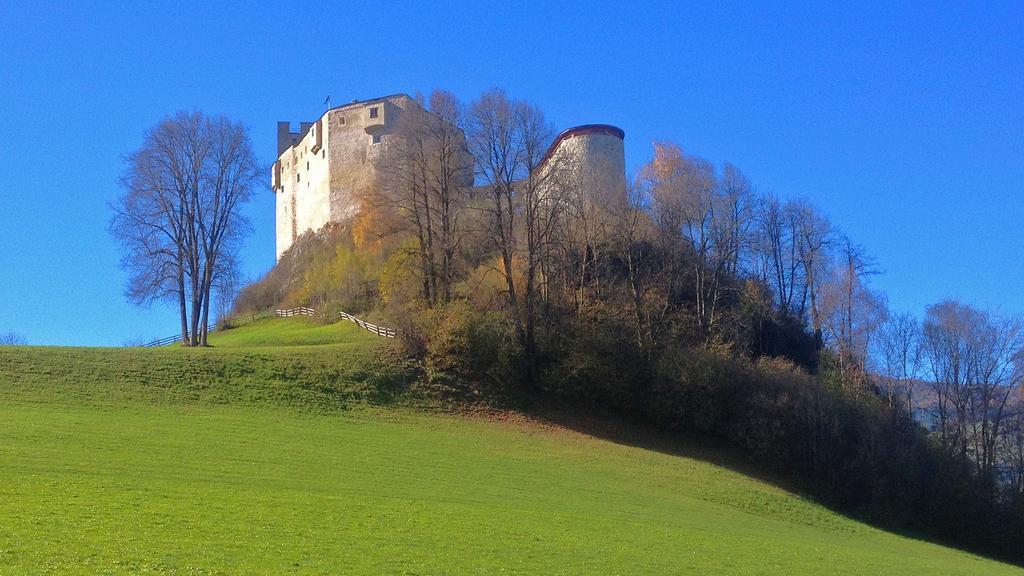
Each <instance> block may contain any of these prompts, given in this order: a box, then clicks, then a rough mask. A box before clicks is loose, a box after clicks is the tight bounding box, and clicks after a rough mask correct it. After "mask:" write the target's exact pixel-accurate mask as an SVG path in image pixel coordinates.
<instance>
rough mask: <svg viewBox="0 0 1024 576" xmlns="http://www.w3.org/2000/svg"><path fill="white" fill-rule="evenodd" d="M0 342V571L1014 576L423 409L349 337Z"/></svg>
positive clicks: (646, 464)
mask: <svg viewBox="0 0 1024 576" xmlns="http://www.w3.org/2000/svg"><path fill="white" fill-rule="evenodd" d="M211 343H212V344H213V345H214V346H215V347H214V348H212V349H206V350H187V349H180V348H166V349H154V350H129V349H85V348H77V349H72V348H0V518H2V519H3V521H2V522H0V573H44V574H45V573H53V574H66V573H89V574H94V573H101V574H139V573H149V574H249V573H266V574H292V573H294V574H337V573H357V574H518V573H535V574H639V573H648V574H685V573H692V574H822V573H834V574H883V573H884V574H1019V573H1021V571H1020V570H1019V569H1016V568H1013V567H1011V566H1007V565H1004V564H999V563H996V562H993V561H989V560H985V559H980V558H978V557H976V556H972V555H970V554H966V553H963V552H960V551H956V550H952V549H948V548H943V547H941V546H938V545H934V544H930V543H926V542H921V541H916V540H912V539H908V538H905V537H902V536H897V535H893V534H889V533H885V532H882V531H879V530H876V529H874V528H871V527H868V526H866V525H864V524H861V523H858V522H856V521H853V520H850V519H848V518H845V517H843V516H840V515H837V514H835V513H833V512H831V511H829V510H828V509H825V508H823V507H821V506H818V505H816V504H814V503H811V502H807V501H805V500H802V499H800V498H798V497H796V496H794V495H793V494H790V493H788V492H786V491H784V490H781V489H779V488H777V487H774V486H772V485H770V484H766V483H764V482H762V481H759V480H756V479H753V478H751V477H749V476H744V475H742V474H740V473H738V472H734V471H731V470H729V469H727V468H724V467H722V466H718V465H716V464H713V463H710V462H708V461H704V460H701V459H697V458H689V457H682V456H676V455H670V454H665V453H661V452H657V451H653V450H646V449H642V448H636V447H631V446H625V445H621V444H616V443H613V442H609V441H605V440H600V439H597V438H594V437H590V436H587V435H583V434H579V433H575V432H572V431H570V430H566V429H563V428H558V427H554V426H548V425H543V424H538V423H535V422H530V421H526V420H521V421H520V420H515V421H512V422H506V421H497V420H494V419H485V418H480V417H468V416H456V415H448V414H438V413H433V412H431V411H430V410H428V409H426V407H424V406H416V405H413V403H412V402H410V401H408V400H407V399H406V396H404V395H403V383H402V378H401V376H400V374H398V373H396V371H394V370H390V369H387V368H386V367H384V366H382V365H381V363H380V360H379V358H378V349H379V348H380V346H381V345H382V344H383V342H382V340H381V339H378V338H376V337H374V336H371V335H369V334H367V333H365V332H362V331H360V330H359V329H358V328H356V327H355V326H354V325H352V324H348V323H339V324H335V325H332V326H327V327H322V326H318V325H315V324H312V323H310V322H307V321H303V320H296V319H289V320H276V319H275V320H266V321H262V322H259V323H256V324H253V325H251V326H248V327H244V328H239V329H236V330H234V331H228V332H227V333H224V334H222V335H216V337H214V338H211Z"/></svg>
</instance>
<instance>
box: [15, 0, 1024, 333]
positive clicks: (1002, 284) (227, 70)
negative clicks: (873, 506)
mask: <svg viewBox="0 0 1024 576" xmlns="http://www.w3.org/2000/svg"><path fill="white" fill-rule="evenodd" d="M832 4H835V3H830V2H816V3H808V4H805V5H797V4H756V3H749V2H743V3H736V4H734V5H725V4H723V3H719V2H714V3H707V4H696V3H694V4H685V5H684V4H682V3H675V2H673V3H651V4H645V5H643V6H639V5H631V3H624V2H623V3H618V2H617V3H606V4H602V3H587V4H576V5H573V6H570V5H569V4H568V3H537V4H525V3H515V2H498V3H487V2H447V3H434V2H430V3H422V4H406V5H403V4H392V3H389V2H382V1H377V2H368V3H346V4H339V3H332V2H295V3H287V4H285V3H281V2H276V3H273V4H269V3H268V4H255V3H253V4H250V5H248V6H244V7H243V6H242V5H241V4H239V3H228V4H225V5H222V6H214V5H213V3H207V2H201V3H189V2H173V3H156V2H152V3H151V2H140V3H137V5H136V6H130V7H125V6H117V5H115V4H114V3H109V4H108V3H99V2H97V3H68V2H62V3H59V4H48V3H43V2H20V1H18V0H5V1H4V2H2V3H0V231H2V236H0V238H2V239H3V246H0V332H4V331H8V330H13V331H16V332H18V333H21V334H22V335H24V336H25V337H26V338H27V339H28V340H29V341H30V342H31V343H33V344H74V345H85V344H89V345H119V344H121V343H123V342H124V341H125V340H127V339H129V338H137V337H145V338H149V337H158V336H165V335H168V334H172V333H174V331H175V328H176V323H175V320H174V315H173V311H172V310H170V309H169V308H168V307H163V306H160V305H156V306H154V307H152V308H148V309H146V308H137V307H133V306H131V305H129V304H128V303H126V302H125V300H124V298H123V296H122V286H123V283H124V280H125V277H124V274H123V273H122V272H121V270H120V269H119V267H118V260H119V249H118V246H117V245H116V244H115V243H114V241H113V240H112V239H111V238H110V237H109V235H108V234H107V232H106V224H107V221H108V219H109V210H108V208H107V205H108V203H109V202H111V201H112V200H114V199H115V198H116V196H117V194H118V188H117V183H116V182H117V177H118V174H119V172H120V171H121V168H122V160H121V159H122V157H123V155H124V154H126V153H128V152H130V151H131V150H132V149H134V148H136V147H137V146H138V145H139V143H140V141H141V136H142V132H143V130H144V129H145V128H147V127H149V126H151V125H153V124H154V123H155V122H157V121H158V120H159V119H160V118H161V117H163V116H165V115H167V114H169V113H172V112H174V111H176V110H180V109H192V108H198V109H201V110H203V111H206V112H210V113H223V114H226V115H228V116H231V117H233V118H235V119H238V120H241V121H243V122H245V123H246V124H248V125H249V127H250V128H251V131H252V137H253V140H254V143H255V146H256V149H257V152H258V154H259V155H260V156H261V159H263V160H265V161H267V162H270V161H272V160H273V156H274V152H275V150H276V148H275V147H276V142H275V122H276V121H278V120H291V121H294V122H298V121H299V120H310V119H314V118H315V117H317V116H318V115H319V114H320V113H321V112H322V109H323V104H322V103H323V100H324V97H325V96H327V95H328V94H329V95H331V97H332V100H333V102H334V103H336V104H337V103H343V102H346V101H349V100H351V99H353V98H360V99H363V98H372V97H375V96H379V95H384V94H390V93H395V92H407V93H410V94H413V93H416V92H429V91H430V90H431V89H433V88H437V87H439V88H445V89H448V90H450V91H452V92H454V93H455V94H456V95H458V96H459V97H461V98H463V99H464V100H467V101H468V100H471V99H472V98H473V97H475V96H476V95H478V94H479V93H480V92H482V91H484V90H486V89H487V88H489V87H491V86H500V87H503V88H505V89H506V90H507V91H508V92H509V93H510V94H511V95H513V96H516V97H520V98H524V99H527V100H530V101H532V102H534V103H535V104H537V105H539V106H540V107H541V108H542V109H543V110H544V111H545V112H546V114H547V115H548V118H549V120H550V121H551V122H552V123H553V124H554V125H555V126H556V127H558V128H565V127H567V126H571V125H575V124H582V123H588V122H604V123H611V124H616V125H618V126H620V127H622V128H623V129H624V130H625V131H626V162H627V167H629V168H631V169H633V168H635V167H637V166H639V165H641V164H642V163H643V162H645V161H646V160H647V159H648V158H649V156H650V154H651V142H652V141H653V140H656V139H669V140H673V141H675V142H677V143H678V144H680V145H681V146H682V147H683V148H684V149H686V150H687V151H688V152H691V153H694V154H698V155H701V156H704V157H706V158H708V159H709V160H712V161H714V162H716V163H720V162H724V161H730V162H732V163H734V164H736V165H737V166H739V167H740V168H741V169H742V170H743V171H744V172H746V173H747V175H748V176H749V177H750V178H751V179H752V180H753V182H754V183H755V184H756V185H757V187H758V188H759V189H760V190H762V191H771V192H774V193H776V194H778V195H780V196H782V197H785V198H790V197H806V198H809V199H810V200H811V201H812V202H814V203H815V204H817V205H818V206H819V207H821V208H822V209H823V210H824V211H825V212H826V213H827V214H828V215H829V216H830V217H831V219H832V220H833V221H834V222H835V223H836V224H837V225H839V226H840V227H841V228H842V229H843V230H844V231H845V232H847V233H848V234H849V235H850V236H851V237H853V238H854V240H856V241H857V242H859V243H861V244H863V245H864V246H865V247H866V248H867V249H868V250H869V251H870V252H871V253H873V254H874V255H875V256H876V257H877V259H878V262H879V265H880V268H881V269H882V270H883V271H884V274H883V275H881V276H879V277H877V278H876V279H875V280H874V284H875V286H876V287H878V288H880V289H882V290H884V291H885V292H886V293H887V294H888V297H889V301H890V305H891V307H893V308H895V309H898V310H907V311H910V312H913V313H915V314H921V313H922V312H923V310H924V308H925V306H927V305H928V304H931V303H934V302H937V301H939V300H942V299H944V298H947V297H957V298H961V299H963V300H965V301H968V302H971V303H974V304H977V305H979V306H986V307H992V308H998V309H1001V310H1003V311H1004V312H1010V313H1024V290H1022V286H1024V224H1022V223H1024V5H1021V4H1020V3H1017V4H1012V3H1011V4H997V3H994V2H992V3H985V4H978V5H975V6H973V7H972V6H968V5H967V3H956V4H955V5H952V6H941V7H940V6H937V5H934V4H928V5H925V4H916V3H880V4H877V5H871V4H866V3H856V6H854V5H853V3H851V5H850V6H848V7H842V6H832ZM894 4H902V6H894ZM248 212H249V215H250V217H251V218H252V220H253V224H254V228H255V233H254V234H253V235H252V236H251V238H250V239H249V241H248V243H247V245H246V248H245V251H244V270H243V272H244V273H245V274H246V275H248V276H250V277H255V276H258V275H259V274H261V273H263V272H265V271H266V270H267V269H269V267H270V266H271V265H272V264H273V260H274V240H273V227H274V210H273V194H272V193H271V192H270V191H269V190H261V191H260V193H259V194H258V196H257V198H256V199H255V200H254V201H253V202H252V203H251V205H250V206H249V207H248Z"/></svg>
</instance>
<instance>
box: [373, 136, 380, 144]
mask: <svg viewBox="0 0 1024 576" xmlns="http://www.w3.org/2000/svg"><path fill="white" fill-rule="evenodd" d="M372 142H373V143H374V144H380V134H374V135H373V140H372Z"/></svg>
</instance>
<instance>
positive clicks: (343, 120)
mask: <svg viewBox="0 0 1024 576" xmlns="http://www.w3.org/2000/svg"><path fill="white" fill-rule="evenodd" d="M341 123H342V124H344V123H345V117H344V116H342V117H341Z"/></svg>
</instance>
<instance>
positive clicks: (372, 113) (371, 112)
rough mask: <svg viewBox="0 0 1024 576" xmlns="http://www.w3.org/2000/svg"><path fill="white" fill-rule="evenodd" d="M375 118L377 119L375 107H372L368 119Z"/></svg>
mask: <svg viewBox="0 0 1024 576" xmlns="http://www.w3.org/2000/svg"><path fill="white" fill-rule="evenodd" d="M376 117H377V107H376V106H374V107H373V108H370V118H376Z"/></svg>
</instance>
